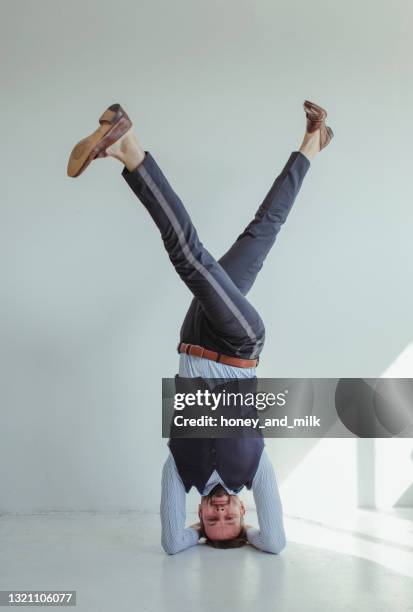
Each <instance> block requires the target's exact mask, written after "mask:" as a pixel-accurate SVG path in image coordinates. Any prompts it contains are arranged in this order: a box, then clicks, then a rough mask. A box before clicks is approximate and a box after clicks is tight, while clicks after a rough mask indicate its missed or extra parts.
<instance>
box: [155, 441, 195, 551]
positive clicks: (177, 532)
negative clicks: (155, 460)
mask: <svg viewBox="0 0 413 612" xmlns="http://www.w3.org/2000/svg"><path fill="white" fill-rule="evenodd" d="M161 487H162V491H161V508H160V510H161V527H162V535H161V543H162V547H163V549H164V551H165V552H166V553H168V555H174V554H176V553H178V552H180V551H181V550H185V548H189V547H190V546H194V545H195V544H197V543H198V540H199V536H198V532H197V530H196V529H193V528H192V527H186V528H185V520H186V493H185V487H184V485H183V482H182V480H181V477H180V476H179V473H178V470H177V467H176V465H175V461H174V458H173V456H172V455H171V453H169V456H168V459H167V460H166V461H165V464H164V466H163V470H162V485H161Z"/></svg>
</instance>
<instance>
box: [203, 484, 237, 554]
mask: <svg viewBox="0 0 413 612" xmlns="http://www.w3.org/2000/svg"><path fill="white" fill-rule="evenodd" d="M198 515H199V520H200V523H201V534H202V536H204V537H205V538H206V540H207V544H209V545H211V546H215V547H216V548H230V547H231V548H235V547H238V546H242V545H243V544H245V543H246V535H245V529H244V515H245V506H244V504H243V502H242V501H241V500H240V499H239V498H238V495H229V494H228V493H227V492H226V491H225V489H224V488H223V487H222V486H221V485H217V486H216V487H214V488H213V489H212V491H211V492H210V493H209V494H208V495H205V496H204V497H202V499H201V503H200V504H199V507H198Z"/></svg>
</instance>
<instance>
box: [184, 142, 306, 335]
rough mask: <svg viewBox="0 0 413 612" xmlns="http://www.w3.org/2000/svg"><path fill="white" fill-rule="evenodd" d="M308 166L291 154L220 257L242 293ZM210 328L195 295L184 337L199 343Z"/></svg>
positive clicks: (251, 280)
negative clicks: (245, 222) (233, 240)
mask: <svg viewBox="0 0 413 612" xmlns="http://www.w3.org/2000/svg"><path fill="white" fill-rule="evenodd" d="M309 167H310V162H309V160H308V159H307V158H306V157H305V156H304V155H303V154H302V153H300V152H299V151H295V152H293V153H291V155H290V157H289V159H288V161H287V163H286V164H285V166H284V168H283V170H282V171H281V173H280V175H279V176H277V178H276V179H275V181H274V183H273V185H272V186H271V188H270V190H269V192H268V193H267V195H266V197H265V198H264V201H263V202H262V204H261V205H260V207H259V208H258V210H257V212H256V214H255V217H254V219H253V220H252V221H251V222H250V223H249V224H248V225H247V227H246V228H245V230H244V231H243V232H242V234H240V236H238V238H237V240H236V241H235V242H234V244H233V245H232V246H231V248H230V249H229V250H228V251H227V252H226V253H225V254H224V255H223V256H222V257H221V259H219V263H220V264H221V266H222V267H223V268H224V270H225V271H226V272H227V274H228V275H229V276H230V277H231V279H232V281H233V282H234V284H235V285H236V286H237V287H238V289H239V290H240V291H241V293H242V294H243V295H246V294H247V293H248V291H249V290H250V289H251V287H252V285H253V284H254V281H255V279H256V277H257V275H258V272H259V271H260V270H261V268H262V266H263V263H264V260H265V258H266V257H267V255H268V253H269V251H270V249H271V247H272V246H273V244H274V242H275V240H276V237H277V234H278V232H279V231H280V229H281V226H282V225H283V224H284V223H285V221H286V219H287V217H288V214H289V212H290V210H291V208H292V206H293V204H294V201H295V199H296V197H297V195H298V192H299V191H300V188H301V185H302V182H303V180H304V177H305V175H306V173H307V171H308V169H309ZM208 328H209V325H208V321H206V320H205V318H204V314H203V310H202V308H201V305H200V304H199V302H198V301H197V299H196V298H194V299H193V300H192V303H191V305H190V307H189V309H188V311H187V314H186V316H185V318H184V322H183V324H182V327H181V340H183V341H185V340H186V341H187V342H192V343H194V344H196V343H200V342H201V340H200V339H199V338H200V337H202V336H205V335H208Z"/></svg>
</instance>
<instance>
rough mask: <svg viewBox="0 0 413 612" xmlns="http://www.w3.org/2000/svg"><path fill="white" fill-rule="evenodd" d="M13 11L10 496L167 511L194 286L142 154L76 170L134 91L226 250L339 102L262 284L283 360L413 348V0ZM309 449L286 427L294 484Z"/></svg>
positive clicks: (316, 361) (21, 4) (392, 353)
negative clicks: (317, 108) (178, 376)
mask: <svg viewBox="0 0 413 612" xmlns="http://www.w3.org/2000/svg"><path fill="white" fill-rule="evenodd" d="M2 9H3V10H2V20H1V25H0V27H1V29H2V32H1V43H0V44H1V57H2V63H1V68H0V70H1V91H2V97H1V99H2V102H1V111H2V112H1V126H2V135H3V138H2V147H1V167H2V174H3V179H2V182H1V187H0V189H1V198H0V199H1V219H0V228H1V229H0V231H1V237H0V238H1V240H0V245H1V247H0V248H1V258H0V265H1V267H2V270H1V273H2V274H1V279H2V281H1V302H0V308H1V313H0V314H1V318H0V326H1V329H0V338H1V346H0V351H1V355H0V358H1V370H0V371H1V396H2V399H1V424H0V425H1V440H0V511H23V512H30V511H36V510H44V509H125V508H142V509H145V510H153V509H156V508H157V507H158V501H159V476H160V470H161V464H162V461H163V458H164V457H165V456H166V447H165V440H162V439H161V437H160V378H161V377H163V376H173V375H174V374H175V371H176V362H177V358H176V354H175V352H174V349H175V347H176V344H177V339H178V330H179V326H180V324H181V320H182V318H183V316H184V314H185V309H186V307H187V306H188V304H189V301H190V295H189V294H188V292H187V290H186V288H185V286H184V285H183V284H182V283H181V281H179V279H178V278H177V277H176V275H175V273H174V271H173V269H172V268H171V266H170V263H169V260H168V258H167V256H166V253H165V252H164V250H163V247H162V244H161V241H160V239H159V236H158V233H157V230H156V229H155V228H154V227H153V224H152V222H151V220H150V218H149V217H148V215H147V213H146V211H145V210H144V209H143V207H142V206H141V205H140V203H139V201H138V200H137V199H136V198H135V196H134V195H133V193H132V192H131V190H130V189H129V187H128V186H127V184H126V182H125V181H124V180H123V179H122V177H121V176H120V173H121V170H122V166H121V165H120V164H119V163H118V162H116V161H115V160H112V159H102V160H98V161H96V162H95V163H93V164H92V165H91V166H90V168H89V169H88V170H87V172H86V173H85V174H84V175H82V176H81V177H80V178H78V179H76V180H73V179H70V178H68V177H67V176H66V163H67V158H68V155H69V153H70V151H71V149H72V147H73V145H74V144H75V143H76V142H77V141H78V140H80V138H82V137H83V136H85V135H86V134H88V133H90V132H91V131H93V130H94V129H95V127H96V126H97V119H98V117H99V116H100V114H101V113H102V112H103V110H104V109H105V108H106V107H107V106H108V105H109V104H111V103H113V102H120V103H121V104H122V105H123V106H124V107H125V108H126V109H127V111H128V113H129V114H130V116H131V118H132V120H133V122H134V124H135V127H136V131H137V134H138V135H139V137H140V139H141V141H142V143H143V144H144V146H145V148H146V149H148V150H150V151H151V152H152V154H153V155H154V156H155V158H156V159H157V161H158V162H159V164H160V165H161V166H162V168H163V169H164V171H165V174H166V175H167V176H168V178H169V179H170V181H171V182H172V184H173V185H174V186H175V188H176V190H177V192H178V193H179V194H180V195H181V197H182V198H183V199H184V201H185V202H186V203H187V205H188V207H189V210H190V213H191V215H192V217H193V219H194V221H195V222H196V224H197V226H198V227H199V232H200V235H201V239H202V240H203V242H204V243H205V244H206V245H207V246H208V248H209V249H210V250H211V251H212V252H213V253H216V254H217V255H219V254H221V253H222V252H223V251H224V250H225V249H226V248H227V247H228V245H229V244H230V243H231V241H232V240H233V239H234V238H235V237H236V236H237V235H238V233H239V232H240V231H241V230H242V228H243V227H244V226H245V224H246V223H247V222H248V221H249V219H250V218H251V216H252V215H253V214H254V212H255V209H256V207H257V206H258V204H259V203H260V202H261V200H262V198H263V197H264V195H265V194H266V192H267V190H268V188H269V187H270V185H271V184H272V182H273V180H274V178H275V176H276V174H277V172H278V171H279V170H280V169H281V168H282V166H283V164H284V163H285V161H286V160H287V158H288V156H289V154H290V152H291V150H294V149H296V148H297V147H298V145H299V143H300V140H301V136H302V132H303V129H304V125H305V123H304V114H303V111H302V106H301V105H302V102H303V100H304V99H305V98H309V99H311V100H314V101H315V102H318V103H320V104H322V105H324V106H326V107H327V108H328V110H329V117H330V123H331V126H332V127H333V129H334V132H335V134H336V138H335V139H334V142H333V143H332V144H331V146H329V148H328V149H326V150H325V151H323V152H322V154H321V155H320V157H319V158H318V159H317V160H316V161H315V162H314V164H313V167H312V168H311V169H310V171H309V173H308V175H307V177H306V179H305V183H304V185H303V188H302V192H301V193H300V195H299V197H298V199H297V202H296V206H295V209H294V211H293V212H292V213H291V216H290V218H289V220H288V223H287V225H286V226H285V228H284V229H283V231H282V233H281V234H280V236H279V240H278V241H277V244H276V248H275V249H274V251H273V252H272V253H271V255H270V257H269V258H268V260H267V263H266V265H265V267H264V269H263V271H262V274H261V277H260V278H259V280H258V282H257V284H256V286H255V288H254V289H253V291H252V292H251V294H250V295H251V299H252V300H253V302H254V304H255V305H256V306H257V307H258V308H259V309H260V311H261V313H262V316H263V318H264V320H265V322H266V327H267V343H266V347H265V350H264V352H263V354H262V365H260V374H261V375H264V376H291V377H294V376H297V377H299V376H308V377H312V376H320V377H327V376H333V377H335V376H360V377H361V376H364V377H368V376H379V375H380V374H381V373H382V372H383V370H384V369H385V368H386V367H388V365H389V364H390V363H391V362H392V361H394V359H395V358H396V357H397V355H398V354H399V353H400V352H401V351H402V350H403V348H404V347H405V346H406V345H407V344H408V343H409V342H410V341H411V339H412V335H413V330H412V318H411V308H412V297H413V291H412V284H411V282H410V278H409V270H408V264H409V262H410V261H411V258H412V255H413V243H412V240H411V228H412V222H413V209H412V205H411V202H412V183H411V179H410V175H411V136H412V130H413V125H412V118H411V117H412V115H411V109H412V107H413V86H412V78H411V77H412V74H411V56H412V43H411V37H410V24H411V22H412V12H413V10H412V4H411V3H410V2H408V1H407V0H405V1H404V0H395V1H394V2H391V3H381V4H380V7H378V5H377V3H375V2H373V1H371V0H370V1H365V2H359V0H349V1H347V2H345V3H338V2H327V1H323V0H314V1H313V2H310V3H309V2H304V1H297V0H296V1H293V2H292V1H291V0H289V1H288V2H274V1H270V0H258V1H255V2H252V1H250V2H247V1H245V0H227V2H218V1H217V0H208V2H206V1H205V2H199V1H194V0H181V1H179V2H166V1H163V2H156V1H155V2H154V1H152V0H151V1H150V2H149V1H145V2H142V1H135V0H123V1H119V2H116V3H113V2H107V1H105V2H104V1H102V0H101V1H98V0H88V1H85V0H72V1H71V2H70V3H68V2H64V1H63V0H38V1H37V2H30V1H22V0H17V1H16V0H14V1H13V2H11V1H9V2H4V3H3V4H2ZM348 442H349V443H352V441H348ZM306 444H308V441H307V443H305V441H300V440H295V441H290V442H285V441H283V442H282V443H281V442H279V441H277V440H271V441H269V448H270V450H271V453H272V456H273V459H274V464H275V466H276V470H277V473H278V474H279V478H280V482H281V481H286V480H288V476H289V475H291V474H292V471H293V469H294V468H295V467H296V466H297V464H298V463H299V462H300V460H301V459H302V457H303V456H304V455H305V454H306V452H307V447H306ZM339 476H340V475H339V474H338V476H337V483H339ZM337 487H338V489H339V484H337ZM286 490H287V489H286ZM285 502H286V505H287V506H288V498H287V499H286V500H285Z"/></svg>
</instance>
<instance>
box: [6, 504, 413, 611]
mask: <svg viewBox="0 0 413 612" xmlns="http://www.w3.org/2000/svg"><path fill="white" fill-rule="evenodd" d="M411 519H412V515H411V512H410V513H408V514H404V515H403V514H402V515H397V516H396V515H393V514H391V513H390V514H388V515H385V514H384V515H378V514H377V513H373V512H360V511H359V512H358V514H357V515H355V516H353V517H347V523H346V522H343V521H342V522H340V525H339V526H337V524H336V525H334V524H333V522H331V521H330V523H329V521H328V519H326V520H324V519H323V522H322V523H321V522H318V521H314V520H306V519H297V518H293V517H289V518H288V517H287V518H286V529H287V536H288V545H287V548H286V549H285V551H284V552H283V553H282V554H281V555H280V556H273V555H268V554H265V553H261V552H259V551H255V550H254V549H252V548H250V547H244V548H243V549H240V550H227V551H220V550H213V549H210V548H208V547H207V546H196V547H194V548H192V549H189V550H187V551H185V552H183V553H180V554H179V555H176V556H173V557H168V556H167V555H165V554H164V553H163V552H162V550H161V549H160V546H159V516H156V515H151V514H139V513H126V514H93V513H74V514H71V513H54V514H45V515H35V516H13V515H4V516H1V517H0V542H1V548H0V589H1V590H9V589H33V590H42V589H50V590H53V589H54V590H59V589H71V590H76V591H77V601H78V604H77V608H74V609H77V610H82V611H83V610H85V611H86V610H87V611H88V612H94V611H96V612H97V611H99V612H106V611H111V612H113V611H115V610H116V611H119V612H123V611H124V610H125V611H126V610H128V611H129V610H137V611H139V612H141V611H150V612H152V611H153V612H155V611H157V612H158V611H163V610H168V611H169V612H173V611H175V610H180V611H181V612H187V611H188V612H193V611H194V610H205V611H207V610H208V612H210V608H211V606H220V607H222V609H224V610H234V611H235V610H236V611H237V612H242V611H243V610H248V612H251V610H263V611H265V610H271V611H273V610H277V611H280V612H281V611H284V610H285V611H287V610H288V611H289V612H291V611H295V610H297V611H300V612H301V611H305V612H312V611H314V612H316V611H317V612H320V611H321V612H322V611H324V610H325V611H327V610H328V611H329V612H330V611H331V610H332V609H334V610H335V611H341V610H343V611H344V610H346V611H347V612H348V611H349V610H354V611H356V610H357V611H359V610H363V611H366V612H367V611H370V610H374V611H375V612H376V611H381V610H382V611H383V612H388V611H389V610H392V611H394V610H400V611H403V612H405V611H407V610H413V541H412V540H413V529H412V525H413V522H412V520H411ZM5 609H6V608H5Z"/></svg>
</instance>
